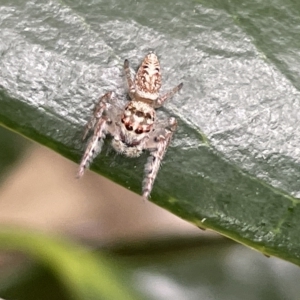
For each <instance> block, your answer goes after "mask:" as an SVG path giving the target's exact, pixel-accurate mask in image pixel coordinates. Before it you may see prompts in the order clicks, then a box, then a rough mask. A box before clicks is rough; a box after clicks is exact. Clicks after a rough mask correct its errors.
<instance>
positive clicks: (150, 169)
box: [143, 117, 177, 200]
mask: <svg viewBox="0 0 300 300" xmlns="http://www.w3.org/2000/svg"><path fill="white" fill-rule="evenodd" d="M176 128H177V121H176V119H175V118H173V117H172V118H170V119H169V122H168V126H167V127H165V128H163V130H159V132H158V133H156V134H155V135H152V136H150V139H149V141H148V143H147V144H146V148H147V149H149V150H150V157H149V158H148V161H147V164H146V166H145V178H144V181H143V198H144V199H145V200H146V199H148V197H149V195H150V193H151V190H152V187H153V183H154V180H155V178H156V175H157V173H158V170H159V166H160V164H161V161H162V159H163V157H164V155H165V154H166V151H167V149H168V146H169V144H170V141H171V139H172V136H173V134H174V132H175V131H176Z"/></svg>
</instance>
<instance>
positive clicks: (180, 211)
mask: <svg viewBox="0 0 300 300" xmlns="http://www.w3.org/2000/svg"><path fill="white" fill-rule="evenodd" d="M0 22H1V23H0V26H1V32H0V53H1V61H0V64H1V65H0V122H1V123H2V124H4V125H5V126H7V127H9V128H11V129H12V130H15V131H17V132H19V133H20V134H23V135H25V136H27V137H28V138H30V139H33V140H35V141H37V142H39V143H41V144H44V145H46V146H48V147H50V148H52V149H54V150H55V151H57V152H59V153H61V154H62V155H64V156H66V157H68V158H70V159H72V160H74V161H77V162H78V161H79V160H80V157H81V155H82V153H83V151H84V146H85V145H84V144H82V143H81V136H82V131H83V126H84V124H85V122H86V120H87V119H88V118H89V116H90V114H91V110H92V107H93V104H94V103H95V101H96V100H97V99H98V97H99V96H100V95H102V94H103V93H104V92H107V91H109V90H115V91H116V92H117V94H118V95H119V100H120V101H125V99H126V96H125V93H126V91H125V89H124V76H123V70H122V63H123V60H124V59H125V58H128V59H130V61H131V65H132V66H134V67H137V66H138V64H139V63H140V62H141V59H142V58H143V56H144V55H145V54H146V53H147V52H148V51H149V50H153V49H154V50H155V51H156V53H157V54H158V55H159V57H160V60H161V64H162V70H163V80H164V82H163V83H164V85H163V89H164V90H167V89H169V88H171V87H173V86H174V85H176V84H178V83H180V82H182V81H183V82H184V87H183V90H182V93H181V95H179V96H176V97H175V98H174V99H172V100H171V101H170V102H169V103H168V104H167V105H166V108H164V109H163V110H162V111H161V113H160V114H159V116H160V117H166V116H169V115H175V116H176V117H177V118H178V120H179V128H178V131H177V132H176V135H175V138H174V140H173V142H172V144H171V146H170V149H169V150H168V153H167V155H166V157H165V159H164V163H163V165H162V167H161V170H160V172H159V175H158V177H157V180H156V182H155V186H154V190H153V193H152V199H151V201H153V202H155V203H157V204H158V205H160V206H162V207H165V208H166V209H168V210H170V211H172V212H173V213H175V214H176V215H178V216H180V217H182V218H184V219H186V220H188V221H190V222H192V223H194V224H196V225H197V226H200V227H206V228H210V229H213V230H215V231H217V232H220V233H221V234H223V235H226V236H228V237H230V238H232V239H234V240H236V241H239V242H241V243H243V244H245V245H248V246H250V247H253V248H255V249H257V250H259V251H261V252H263V253H266V254H269V255H275V256H278V257H281V258H283V259H286V260H289V261H291V262H294V263H296V264H298V265H300V237H299V230H300V223H299V219H300V209H299V195H300V190H299V180H300V168H299V150H298V149H299V145H300V131H299V130H297V129H298V126H299V125H298V124H299V121H298V120H299V114H300V109H299V99H300V97H299V91H298V89H299V82H300V80H299V71H298V70H299V66H298V62H299V61H300V57H299V51H298V49H299V43H300V41H299V39H298V28H299V25H300V4H297V3H294V1H291V0H290V1H283V0H276V1H272V2H261V1H257V0H256V1H250V0H248V1H237V0H235V1H223V0H222V1H217V0H213V1H202V2H200V1H198V2H194V1H184V2H174V1H166V0H165V1H146V0H144V1H138V2H136V1H133V0H132V1H104V0H101V1H100V0H99V1H94V2H92V1H86V2H81V1H64V2H61V1H60V2H59V1H52V2H47V1H31V2H25V3H24V2H23V1H14V2H13V3H11V1H7V4H2V7H1V10H0ZM145 162H146V154H145V155H143V156H141V157H140V158H137V159H129V158H126V157H123V156H120V155H116V154H115V153H114V152H113V151H112V150H111V147H110V146H109V143H108V141H107V143H106V144H105V147H104V149H103V151H102V153H101V154H100V155H99V156H98V157H97V159H96V160H95V163H94V164H93V165H92V169H93V170H95V171H96V172H98V173H100V174H103V175H104V176H106V177H108V178H111V179H112V180H114V181H115V182H117V183H120V184H122V185H123V186H125V187H127V188H130V189H131V190H133V191H135V192H138V193H140V191H141V182H142V177H143V166H144V164H145ZM70 176H74V174H70Z"/></svg>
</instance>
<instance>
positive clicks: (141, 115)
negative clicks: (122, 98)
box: [135, 110, 144, 118]
mask: <svg viewBox="0 0 300 300" xmlns="http://www.w3.org/2000/svg"><path fill="white" fill-rule="evenodd" d="M135 114H136V116H137V117H139V118H141V117H143V116H144V113H143V112H141V111H140V110H138V111H137V112H136V113H135Z"/></svg>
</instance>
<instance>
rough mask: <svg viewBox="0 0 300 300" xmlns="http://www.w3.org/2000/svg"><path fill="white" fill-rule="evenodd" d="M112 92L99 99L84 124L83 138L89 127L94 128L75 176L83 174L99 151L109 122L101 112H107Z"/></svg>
mask: <svg viewBox="0 0 300 300" xmlns="http://www.w3.org/2000/svg"><path fill="white" fill-rule="evenodd" d="M112 94H113V93H112V92H108V93H106V94H105V95H104V96H102V97H101V98H100V99H99V102H98V103H97V104H96V106H95V109H94V112H93V115H92V117H91V119H90V120H89V121H88V123H87V124H86V127H85V131H84V134H83V139H85V138H86V136H87V134H88V133H89V131H90V130H91V129H94V134H93V136H92V137H91V140H90V142H89V143H88V146H87V147H86V150H85V152H84V155H83V157H82V160H81V162H80V166H79V170H78V174H77V177H81V176H82V175H83V173H84V170H85V169H86V168H87V167H88V166H89V164H90V163H91V161H92V160H93V159H94V157H95V156H96V155H97V154H98V153H100V151H101V147H102V144H103V140H104V138H105V136H106V134H107V133H108V127H109V125H110V124H111V119H110V118H109V117H108V116H106V115H103V113H104V112H107V111H108V109H109V108H110V107H111V104H110V103H109V102H110V101H111V100H112Z"/></svg>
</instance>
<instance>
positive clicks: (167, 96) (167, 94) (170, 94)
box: [154, 83, 183, 108]
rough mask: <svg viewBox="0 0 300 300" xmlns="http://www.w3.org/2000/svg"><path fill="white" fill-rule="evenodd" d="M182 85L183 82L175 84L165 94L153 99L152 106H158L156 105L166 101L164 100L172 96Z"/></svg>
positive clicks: (158, 105)
mask: <svg viewBox="0 0 300 300" xmlns="http://www.w3.org/2000/svg"><path fill="white" fill-rule="evenodd" d="M182 86H183V83H180V84H178V85H177V86H175V87H174V88H173V89H172V90H171V91H169V92H167V93H166V94H164V95H162V96H160V97H159V98H158V99H157V100H156V101H155V104H154V107H155V108H158V107H160V106H162V105H164V103H165V102H166V100H168V99H169V98H172V97H173V96H174V95H175V94H176V93H177V92H179V91H180V90H181V88H182Z"/></svg>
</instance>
